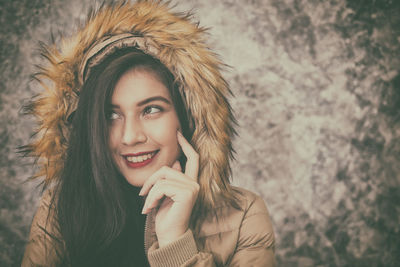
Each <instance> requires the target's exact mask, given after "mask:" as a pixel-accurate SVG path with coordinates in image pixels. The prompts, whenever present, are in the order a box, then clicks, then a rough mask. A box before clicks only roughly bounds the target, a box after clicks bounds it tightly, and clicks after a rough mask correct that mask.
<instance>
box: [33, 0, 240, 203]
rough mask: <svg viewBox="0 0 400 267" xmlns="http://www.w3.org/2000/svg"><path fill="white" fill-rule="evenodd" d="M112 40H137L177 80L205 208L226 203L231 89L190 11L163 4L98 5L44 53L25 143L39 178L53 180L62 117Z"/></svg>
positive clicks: (60, 153) (62, 149) (62, 138)
mask: <svg viewBox="0 0 400 267" xmlns="http://www.w3.org/2000/svg"><path fill="white" fill-rule="evenodd" d="M115 36H122V37H123V38H125V36H126V37H127V38H130V37H132V36H135V37H138V39H137V40H136V41H135V42H136V43H137V44H136V46H137V47H138V48H140V49H141V50H143V51H144V52H145V53H148V54H151V55H153V56H155V57H157V58H158V59H159V60H160V61H161V62H162V63H163V64H165V65H166V66H167V67H168V68H169V69H170V71H171V72H172V73H173V74H174V76H175V78H176V79H177V80H178V82H179V83H180V85H181V88H180V90H181V93H182V95H183V97H184V102H185V105H186V110H187V111H188V113H189V114H190V117H191V120H192V127H193V129H194V132H193V137H192V140H191V144H192V145H193V147H194V148H195V150H196V151H197V152H198V153H199V155H200V170H199V184H200V188H201V189H200V194H199V199H200V201H202V204H203V205H205V206H207V207H211V206H213V205H215V204H216V201H217V200H218V199H219V197H221V196H222V197H227V198H228V199H232V192H231V190H232V189H231V187H230V186H229V180H228V179H229V177H230V174H231V171H230V165H229V161H230V159H231V157H232V145H231V144H232V143H231V138H232V137H233V135H234V129H233V125H234V124H235V121H234V117H233V115H232V111H231V108H230V106H229V103H228V101H227V97H229V95H230V89H229V87H228V84H227V83H226V81H225V80H224V78H223V77H222V76H221V73H220V70H221V68H223V67H224V64H223V63H222V62H220V60H219V59H218V57H217V56H216V55H215V54H214V53H213V52H211V51H210V50H209V48H208V47H207V45H206V44H205V38H206V32H205V29H204V28H202V27H199V26H198V23H195V22H193V21H192V18H191V15H190V14H183V13H174V12H173V11H172V10H171V8H170V7H169V4H168V3H164V2H162V1H152V0H147V1H138V2H136V3H133V4H131V3H128V2H127V1H124V2H118V3H117V4H111V5H103V6H102V7H101V8H99V9H98V10H96V11H92V12H91V13H90V14H89V17H88V19H87V22H86V23H85V24H84V25H83V26H82V27H81V28H80V30H79V31H78V33H77V34H76V35H74V36H72V37H68V38H62V40H61V45H60V46H57V45H51V46H46V47H44V48H43V53H42V55H43V56H44V57H45V58H46V59H47V60H48V64H47V65H45V66H44V67H42V68H40V71H39V72H38V73H37V74H36V75H35V78H36V80H37V81H39V83H40V84H41V85H42V86H43V88H44V90H43V92H42V93H41V94H40V95H39V96H37V97H36V98H35V99H34V100H33V101H32V103H31V105H30V111H31V113H32V114H33V115H35V116H36V118H37V120H38V124H39V127H38V129H37V130H36V132H35V134H36V137H35V139H34V141H33V142H32V143H31V144H29V145H28V146H26V148H27V151H28V152H30V154H31V155H32V156H34V157H36V158H37V159H38V164H39V165H40V166H41V171H40V173H38V174H37V175H36V177H39V176H44V177H45V180H44V181H45V184H46V185H48V184H50V183H51V182H52V181H54V180H55V179H57V177H59V174H60V171H61V170H62V168H63V162H64V159H65V154H66V149H67V146H68V136H69V122H68V118H69V116H70V114H71V113H72V112H73V111H74V110H75V108H76V106H77V102H78V95H79V91H80V90H81V88H82V84H83V80H84V78H83V76H84V75H85V74H84V73H85V72H86V71H87V66H86V63H85V62H90V61H87V60H88V57H90V55H89V54H91V53H98V52H99V51H97V50H96V49H97V48H96V46H97V45H98V44H99V43H101V42H103V41H107V40H110V38H111V39H112V38H114V37H115ZM100 47H101V45H100Z"/></svg>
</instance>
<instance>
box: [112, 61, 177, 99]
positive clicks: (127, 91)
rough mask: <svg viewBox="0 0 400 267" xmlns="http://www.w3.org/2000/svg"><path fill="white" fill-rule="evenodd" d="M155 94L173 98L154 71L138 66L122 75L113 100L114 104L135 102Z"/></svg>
mask: <svg viewBox="0 0 400 267" xmlns="http://www.w3.org/2000/svg"><path fill="white" fill-rule="evenodd" d="M154 96H163V97H165V98H167V99H171V96H170V93H169V90H168V88H167V87H166V85H165V84H164V83H162V82H161V79H160V78H159V76H158V75H157V74H156V73H155V72H154V71H149V70H144V69H140V68H138V69H131V70H128V71H127V72H125V73H124V74H123V75H122V76H121V78H120V79H119V80H118V82H117V84H116V85H115V88H114V92H113V95H112V99H111V101H112V103H113V104H116V103H120V102H121V103H126V102H130V104H135V103H137V102H140V101H142V100H145V99H146V98H150V97H154ZM128 104H129V103H128Z"/></svg>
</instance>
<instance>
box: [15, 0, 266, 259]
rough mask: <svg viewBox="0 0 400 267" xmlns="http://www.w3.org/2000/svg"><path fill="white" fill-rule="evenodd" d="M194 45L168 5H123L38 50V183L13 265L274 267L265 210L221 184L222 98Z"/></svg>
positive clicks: (191, 33)
mask: <svg viewBox="0 0 400 267" xmlns="http://www.w3.org/2000/svg"><path fill="white" fill-rule="evenodd" d="M203 39H204V29H202V28H199V27H198V25H197V24H195V23H192V22H191V21H190V16H189V15H179V14H174V13H172V12H171V11H170V9H169V8H168V6H167V5H166V4H163V3H160V2H158V1H139V2H137V3H135V4H129V3H125V2H123V3H119V4H114V5H105V6H103V7H102V8H101V9H100V10H98V11H97V12H95V13H92V14H90V15H89V19H88V22H87V23H86V25H85V26H84V27H83V28H82V29H81V31H80V32H79V33H78V34H76V35H75V37H73V38H71V39H69V40H64V42H63V44H64V46H63V47H62V48H61V49H60V50H57V49H56V48H48V49H47V50H46V51H45V53H44V56H45V57H46V58H47V59H48V60H49V62H50V64H49V66H48V67H46V68H43V69H42V71H41V72H40V73H39V74H38V75H37V78H38V80H39V81H41V82H42V84H43V86H44V87H45V88H46V89H47V90H46V91H45V93H43V94H42V95H41V96H39V98H37V99H34V100H33V101H32V104H31V105H30V106H29V108H30V110H31V112H32V113H33V114H34V115H36V116H37V117H38V119H39V122H40V124H41V125H40V126H41V127H40V130H39V132H38V133H39V134H40V137H38V138H37V139H36V141H35V142H34V143H32V144H31V145H29V146H27V147H26V150H27V151H28V152H30V153H31V154H33V155H34V156H35V157H37V158H39V159H41V160H42V162H43V165H42V166H43V168H42V172H41V173H39V174H38V176H39V175H45V177H46V179H45V184H44V185H45V186H44V187H45V188H48V189H47V190H46V192H45V194H44V196H43V198H42V201H41V204H40V206H39V208H38V211H37V213H36V215H35V218H34V220H33V223H32V228H31V233H30V237H29V242H28V244H27V247H26V251H25V255H24V259H23V263H22V265H23V266H32V265H33V266H37V265H44V266H63V265H65V266H110V265H112V266H146V265H150V266H273V265H274V255H273V250H274V237H273V231H272V227H271V223H270V219H269V215H268V212H267V210H266V207H265V204H264V203H263V201H262V200H261V198H259V197H258V196H256V195H254V194H253V193H251V192H248V191H246V190H244V189H240V188H236V187H233V186H231V185H230V184H229V176H230V167H229V159H230V158H231V155H232V147H231V138H232V136H233V135H234V130H233V127H232V126H233V124H234V118H233V116H232V113H231V109H230V106H229V103H228V102H227V96H228V95H229V93H230V91H229V88H228V86H227V83H226V82H225V80H224V79H223V78H222V76H221V75H220V72H219V70H220V68H221V67H222V64H221V63H220V62H219V61H218V59H217V58H216V56H215V55H214V54H213V53H212V52H210V51H209V50H208V48H207V47H206V46H205V44H204V40H203ZM44 80H49V81H50V83H49V82H45V81H44ZM188 140H190V142H189V141H188ZM43 160H44V161H43ZM142 214H143V215H142Z"/></svg>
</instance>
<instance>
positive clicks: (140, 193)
mask: <svg viewBox="0 0 400 267" xmlns="http://www.w3.org/2000/svg"><path fill="white" fill-rule="evenodd" d="M142 191H143V187H142V189H140V191H139V196H142V195H143V192H142Z"/></svg>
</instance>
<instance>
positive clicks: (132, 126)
mask: <svg viewBox="0 0 400 267" xmlns="http://www.w3.org/2000/svg"><path fill="white" fill-rule="evenodd" d="M146 141H147V136H146V134H145V131H144V129H143V127H142V125H141V123H140V122H138V121H132V120H129V121H125V124H124V129H123V133H122V143H123V144H124V145H127V146H132V145H135V144H139V143H146Z"/></svg>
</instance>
